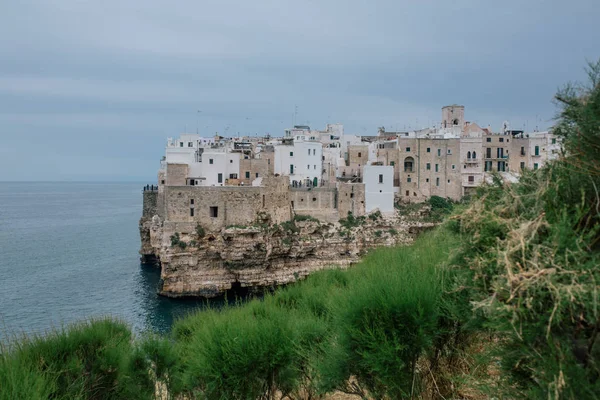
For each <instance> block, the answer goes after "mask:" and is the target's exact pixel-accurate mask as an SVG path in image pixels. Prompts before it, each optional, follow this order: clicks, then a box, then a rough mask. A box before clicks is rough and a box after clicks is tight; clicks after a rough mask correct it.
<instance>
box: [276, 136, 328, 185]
mask: <svg viewBox="0 0 600 400" xmlns="http://www.w3.org/2000/svg"><path fill="white" fill-rule="evenodd" d="M310 134H311V132H310V130H308V129H304V128H294V129H291V130H286V136H285V138H284V139H283V142H282V143H281V144H279V145H276V146H275V161H274V162H275V165H274V172H275V173H276V174H280V175H287V176H289V177H290V183H291V184H292V185H294V184H300V183H301V184H302V185H305V184H307V183H308V181H310V183H309V184H312V185H314V184H315V183H317V184H319V183H320V182H321V179H322V172H323V146H322V144H321V143H320V142H319V141H318V137H315V136H311V135H310Z"/></svg>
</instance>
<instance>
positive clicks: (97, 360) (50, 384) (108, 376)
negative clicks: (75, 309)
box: [0, 319, 154, 399]
mask: <svg viewBox="0 0 600 400" xmlns="http://www.w3.org/2000/svg"><path fill="white" fill-rule="evenodd" d="M149 368H150V364H149V363H148V362H147V360H146V358H145V357H144V355H143V353H142V352H141V351H138V349H136V348H135V347H134V345H133V342H132V337H131V332H130V330H129V328H128V327H127V326H126V325H125V324H124V323H121V322H117V321H112V320H108V319H106V320H97V321H91V322H88V323H82V324H77V325H73V326H70V327H69V328H65V329H63V330H61V331H57V332H52V333H50V334H49V335H47V336H45V337H33V338H24V339H22V340H21V341H19V342H18V343H15V344H14V346H13V348H12V349H11V350H10V351H7V352H5V351H3V352H2V354H1V355H0V382H1V383H2V390H0V398H11V399H12V398H32V399H35V398H40V399H41V398H93V399H146V398H149V397H151V396H152V395H153V393H154V383H153V382H152V381H151V379H150V376H149V374H148V371H149ZM25 385H27V386H29V387H28V388H26V387H25Z"/></svg>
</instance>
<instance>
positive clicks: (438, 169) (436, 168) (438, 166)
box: [435, 164, 440, 172]
mask: <svg viewBox="0 0 600 400" xmlns="http://www.w3.org/2000/svg"><path fill="white" fill-rule="evenodd" d="M439 171H440V165H439V164H435V172H439Z"/></svg>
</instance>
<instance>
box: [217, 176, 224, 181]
mask: <svg viewBox="0 0 600 400" xmlns="http://www.w3.org/2000/svg"><path fill="white" fill-rule="evenodd" d="M217 182H218V183H223V174H219V175H217Z"/></svg>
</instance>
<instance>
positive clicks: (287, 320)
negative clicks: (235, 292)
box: [180, 297, 325, 399]
mask: <svg viewBox="0 0 600 400" xmlns="http://www.w3.org/2000/svg"><path fill="white" fill-rule="evenodd" d="M190 318H195V319H201V320H202V323H197V324H195V325H193V327H192V328H191V329H193V333H192V334H191V335H190V338H189V340H188V341H186V342H185V343H184V344H183V345H182V347H181V348H180V354H181V355H182V357H183V362H184V366H185V368H184V376H183V377H184V386H185V388H186V391H187V393H189V394H190V395H191V396H198V395H201V396H202V397H203V398H208V399H222V398H232V399H234V398H241V399H250V398H275V394H276V392H277V391H278V390H279V391H281V392H282V394H283V395H287V394H290V393H291V392H293V391H295V390H297V389H298V388H299V386H300V383H301V381H302V365H303V364H304V362H303V357H302V352H300V351H299V349H302V348H306V347H308V346H310V345H312V344H314V343H318V342H319V341H320V338H321V336H322V335H323V334H324V332H325V329H324V325H323V323H319V321H318V320H317V319H315V318H311V317H309V316H307V315H306V314H299V313H296V312H290V311H289V310H282V309H280V308H279V307H277V306H276V304H275V303H274V302H273V300H272V298H270V297H268V298H266V299H265V300H264V301H263V302H258V301H253V302H251V303H249V304H247V305H246V306H244V307H242V308H233V309H228V310H227V312H216V311H205V312H203V313H202V314H198V315H196V316H193V317H190Z"/></svg>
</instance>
